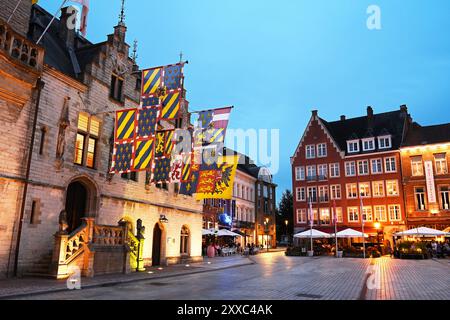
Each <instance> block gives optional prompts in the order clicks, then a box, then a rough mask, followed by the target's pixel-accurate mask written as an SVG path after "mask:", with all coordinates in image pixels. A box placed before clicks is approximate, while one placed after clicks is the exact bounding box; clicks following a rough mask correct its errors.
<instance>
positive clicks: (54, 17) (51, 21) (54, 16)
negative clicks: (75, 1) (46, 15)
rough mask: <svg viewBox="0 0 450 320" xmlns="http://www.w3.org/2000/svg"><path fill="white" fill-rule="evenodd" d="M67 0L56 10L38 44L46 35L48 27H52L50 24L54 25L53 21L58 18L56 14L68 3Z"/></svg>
mask: <svg viewBox="0 0 450 320" xmlns="http://www.w3.org/2000/svg"><path fill="white" fill-rule="evenodd" d="M66 2H67V0H64V1H63V3H62V4H61V6H60V7H59V9H58V11H56V12H55V14H54V15H53V18H52V20H50V22H49V24H48V25H47V27H46V28H45V30H44V32H43V33H42V34H41V36H40V37H39V39H38V41H37V42H36V44H39V42H41V40H42V38H43V37H44V35H45V34H46V33H47V31H48V29H49V28H50V26H51V25H52V23H53V21H55V19H56V15H57V14H58V12H59V11H61V9H62V8H63V7H64V5H65V4H66Z"/></svg>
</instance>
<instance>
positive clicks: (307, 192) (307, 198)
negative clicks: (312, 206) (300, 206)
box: [306, 187, 319, 203]
mask: <svg viewBox="0 0 450 320" xmlns="http://www.w3.org/2000/svg"><path fill="white" fill-rule="evenodd" d="M310 190H315V191H316V192H315V195H316V200H315V201H312V200H311V202H312V203H317V202H318V200H319V199H318V198H319V194H318V191H317V187H308V188H307V189H306V201H308V202H309V199H310V196H309V195H310V192H309V191H310Z"/></svg>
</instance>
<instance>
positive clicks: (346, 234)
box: [332, 229, 369, 238]
mask: <svg viewBox="0 0 450 320" xmlns="http://www.w3.org/2000/svg"><path fill="white" fill-rule="evenodd" d="M332 236H333V237H334V236H336V237H337V238H362V237H364V238H368V237H369V236H368V235H367V234H365V233H362V232H359V231H356V230H353V229H345V230H343V231H341V232H338V233H336V234H333V235H332Z"/></svg>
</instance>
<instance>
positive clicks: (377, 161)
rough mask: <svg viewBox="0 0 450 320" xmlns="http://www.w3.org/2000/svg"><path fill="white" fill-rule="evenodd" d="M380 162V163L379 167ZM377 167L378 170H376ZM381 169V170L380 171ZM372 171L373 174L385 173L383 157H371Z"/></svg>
mask: <svg viewBox="0 0 450 320" xmlns="http://www.w3.org/2000/svg"><path fill="white" fill-rule="evenodd" d="M374 164H375V167H374ZM378 164H379V165H380V166H379V167H378ZM374 168H376V170H374ZM378 169H380V171H378ZM370 171H371V172H372V174H382V173H383V159H382V158H376V159H370Z"/></svg>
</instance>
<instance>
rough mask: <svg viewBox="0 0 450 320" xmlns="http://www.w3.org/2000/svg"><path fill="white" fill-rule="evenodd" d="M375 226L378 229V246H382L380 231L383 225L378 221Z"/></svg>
mask: <svg viewBox="0 0 450 320" xmlns="http://www.w3.org/2000/svg"><path fill="white" fill-rule="evenodd" d="M374 226H375V229H377V243H378V246H380V229H381V223H379V222H378V219H377V221H376V222H375V224H374Z"/></svg>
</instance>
